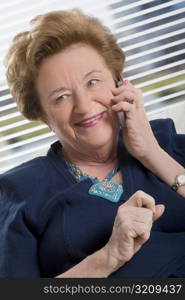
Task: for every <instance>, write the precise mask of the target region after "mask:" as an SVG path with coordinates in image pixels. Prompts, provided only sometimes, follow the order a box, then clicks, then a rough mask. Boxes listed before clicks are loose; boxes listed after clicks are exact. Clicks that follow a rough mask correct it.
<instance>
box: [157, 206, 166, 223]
mask: <svg viewBox="0 0 185 300" xmlns="http://www.w3.org/2000/svg"><path fill="white" fill-rule="evenodd" d="M155 210H156V211H155V214H154V221H156V220H157V219H159V218H160V217H161V216H162V214H163V213H164V211H165V206H164V205H163V204H158V205H156V206H155Z"/></svg>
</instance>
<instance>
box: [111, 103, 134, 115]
mask: <svg viewBox="0 0 185 300" xmlns="http://www.w3.org/2000/svg"><path fill="white" fill-rule="evenodd" d="M112 109H113V110H114V111H125V112H128V111H130V110H133V109H135V108H134V106H133V104H131V103H129V102H126V101H121V102H119V103H117V104H114V105H112Z"/></svg>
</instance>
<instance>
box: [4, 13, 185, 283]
mask: <svg viewBox="0 0 185 300" xmlns="http://www.w3.org/2000/svg"><path fill="white" fill-rule="evenodd" d="M34 23H35V25H34V27H33V28H32V30H30V31H27V32H23V33H20V34H18V35H17V36H16V37H15V38H14V41H13V44H12V46H11V48H10V50H9V52H8V54H7V60H6V66H7V80H8V83H9V86H10V89H11V93H12V95H13V97H14V99H15V100H16V102H17V105H18V107H19V110H20V111H21V112H22V114H23V115H24V116H25V117H26V118H28V119H30V120H41V121H43V122H45V123H46V124H47V125H48V126H49V128H50V129H51V130H53V131H54V132H55V134H56V136H57V137H58V141H57V142H55V143H54V144H53V145H51V148H50V150H49V151H48V153H47V155H46V156H43V157H38V158H35V159H33V160H31V161H29V162H26V163H24V164H22V165H20V166H18V167H16V168H14V169H12V170H10V171H8V172H6V173H4V174H2V175H1V177H0V192H1V194H0V205H1V218H0V219H1V226H0V276H1V277H154V276H157V277H170V276H177V277H178V276H181V277H182V274H183V272H184V267H183V261H184V256H185V234H184V233H183V232H184V231H185V221H184V216H185V199H184V197H185V186H184V182H183V181H182V180H181V181H182V182H181V186H179V185H178V183H175V178H176V176H177V175H181V174H183V173H184V165H185V150H184V149H183V147H184V146H185V136H184V135H177V134H176V132H175V128H174V125H173V122H172V120H170V119H166V120H155V121H152V122H151V123H149V122H148V120H147V117H146V114H145V111H144V106H143V100H142V92H141V91H140V90H138V89H136V88H135V87H134V86H133V85H132V84H131V83H130V82H128V81H127V80H124V79H123V80H122V81H121V77H120V74H121V72H122V69H123V64H124V54H123V52H122V50H121V48H120V47H119V46H118V44H117V43H116V39H115V37H114V36H113V35H112V33H111V32H110V31H109V30H108V29H107V28H105V27H104V26H103V25H102V24H101V23H100V21H98V20H97V19H96V18H93V17H90V16H87V15H85V14H83V13H82V12H81V11H79V10H72V11H55V12H50V13H47V14H45V15H40V16H38V17H37V18H35V20H34ZM118 113H119V114H120V113H124V115H125V122H124V126H121V123H120V119H119V117H118ZM182 177H183V175H182V176H181V179H182ZM172 186H173V189H172V188H171V187H172ZM175 190H176V191H175Z"/></svg>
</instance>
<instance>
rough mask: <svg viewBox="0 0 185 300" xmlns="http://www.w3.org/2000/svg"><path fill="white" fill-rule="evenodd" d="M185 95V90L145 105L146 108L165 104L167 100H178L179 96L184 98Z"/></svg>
mask: <svg viewBox="0 0 185 300" xmlns="http://www.w3.org/2000/svg"><path fill="white" fill-rule="evenodd" d="M184 95H185V90H182V91H179V92H176V93H173V94H170V95H166V96H163V97H160V98H157V99H155V100H151V101H148V102H146V103H145V104H144V106H145V107H147V106H151V105H153V104H157V103H162V102H164V101H166V100H170V99H175V98H177V97H179V96H184Z"/></svg>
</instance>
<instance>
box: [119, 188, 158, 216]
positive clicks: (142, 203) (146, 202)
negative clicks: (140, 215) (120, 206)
mask: <svg viewBox="0 0 185 300" xmlns="http://www.w3.org/2000/svg"><path fill="white" fill-rule="evenodd" d="M124 204H126V205H131V206H135V207H145V208H149V209H151V210H152V211H153V213H155V210H156V209H155V199H154V198H153V197H152V196H150V195H149V194H147V193H145V192H143V191H137V192H136V193H135V194H134V195H132V196H131V197H130V198H129V200H128V201H127V202H125V203H124Z"/></svg>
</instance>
